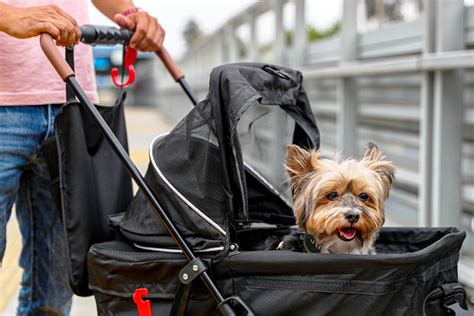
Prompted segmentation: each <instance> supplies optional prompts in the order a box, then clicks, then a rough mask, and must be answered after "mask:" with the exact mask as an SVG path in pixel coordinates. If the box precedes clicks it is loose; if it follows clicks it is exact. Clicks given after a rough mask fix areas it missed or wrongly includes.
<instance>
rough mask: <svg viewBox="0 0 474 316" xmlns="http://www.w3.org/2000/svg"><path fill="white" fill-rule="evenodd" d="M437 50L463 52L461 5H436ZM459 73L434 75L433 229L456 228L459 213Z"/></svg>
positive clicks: (451, 0)
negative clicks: (434, 227)
mask: <svg viewBox="0 0 474 316" xmlns="http://www.w3.org/2000/svg"><path fill="white" fill-rule="evenodd" d="M436 14H437V21H436V35H437V36H436V50H437V51H438V52H445V51H452V50H461V49H464V1H463V0H438V1H436ZM462 79H463V78H462V72H461V71H460V70H444V71H436V73H435V89H434V90H435V94H434V122H433V191H432V197H433V199H432V207H433V218H432V225H433V226H459V224H460V219H461V211H462V184H461V181H462V177H461V162H462V159H461V158H462V157H461V145H462V137H463V134H462V126H463V112H464V107H463V100H462V98H463V87H462V86H463V80H462Z"/></svg>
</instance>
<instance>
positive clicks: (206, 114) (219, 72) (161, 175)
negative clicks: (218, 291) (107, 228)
mask: <svg viewBox="0 0 474 316" xmlns="http://www.w3.org/2000/svg"><path fill="white" fill-rule="evenodd" d="M265 66H266V65H265V64H257V63H239V64H229V65H224V66H221V67H217V68H215V69H214V70H213V71H212V73H211V77H210V82H209V94H208V96H207V97H206V99H205V100H204V101H202V102H200V103H199V104H198V105H197V106H196V107H194V108H193V109H192V110H191V112H190V113H189V114H188V115H187V116H186V117H185V118H184V119H183V120H182V121H181V122H180V123H178V125H177V126H176V127H175V128H174V129H173V130H172V131H171V132H170V133H169V134H167V135H164V136H162V137H159V138H157V139H156V140H155V141H154V142H153V144H152V146H151V154H152V161H151V163H150V165H149V167H148V170H147V174H146V179H147V181H148V183H149V184H150V187H151V189H152V190H153V192H154V193H155V195H156V196H157V198H158V200H159V201H160V203H162V205H163V206H164V208H165V210H166V211H167V212H168V215H169V216H170V217H171V218H172V219H173V222H174V223H175V225H176V226H177V227H178V230H179V231H180V233H181V234H182V235H183V236H184V237H185V238H186V240H187V242H188V244H189V245H190V246H191V248H193V249H194V250H203V249H205V248H210V247H225V249H227V248H228V246H229V242H236V241H237V240H236V233H235V231H236V229H237V225H238V224H237V223H242V222H243V223H250V222H265V223H268V224H284V225H288V224H293V223H294V218H293V211H292V209H291V207H290V206H289V205H288V204H287V203H286V202H285V201H284V200H283V199H282V198H281V196H280V195H279V194H278V193H277V192H276V191H275V190H274V189H272V188H271V187H270V186H269V185H267V184H268V183H266V181H264V179H262V178H261V176H259V175H258V174H256V173H255V172H254V171H252V170H251V169H249V168H248V167H245V165H244V162H243V158H242V152H241V148H240V144H239V135H238V132H237V125H238V123H239V120H240V118H241V116H242V115H243V114H244V112H245V111H246V110H247V109H249V108H250V107H252V106H257V105H263V106H267V107H279V108H281V109H282V110H283V111H284V112H285V113H286V114H287V115H288V116H289V117H291V118H292V119H293V120H294V121H295V122H296V124H295V130H294V135H293V142H294V143H295V144H298V145H300V146H303V147H307V148H318V147H319V131H318V128H317V126H316V122H315V119H314V117H313V114H312V112H311V107H310V105H309V102H308V98H307V97H306V94H305V91H304V89H303V85H302V84H303V77H302V75H301V73H300V72H298V71H296V70H293V69H288V68H282V67H280V68H281V71H283V72H284V73H285V74H287V75H288V78H289V79H287V78H281V77H279V76H276V75H274V74H272V73H269V72H267V71H265V70H264V69H263V68H264V67H265ZM200 212H202V213H203V214H204V215H205V216H202V215H200V214H199V213H200ZM205 217H207V218H205ZM211 221H212V223H210V222H211ZM120 226H121V232H122V233H123V234H124V235H125V236H126V238H128V239H130V240H132V241H136V242H140V243H145V244H147V245H154V246H159V247H164V246H166V247H169V246H170V245H174V241H173V240H172V238H171V237H170V236H169V234H168V233H167V231H166V229H165V228H164V227H163V225H162V224H161V222H160V221H159V219H158V217H157V216H156V214H155V213H154V211H153V210H152V208H151V207H150V206H149V205H148V203H147V202H146V201H145V199H144V197H143V194H142V193H141V192H139V193H138V194H137V195H136V197H135V199H134V200H133V202H132V203H131V205H130V207H129V208H128V210H127V212H126V214H125V216H124V217H123V220H122V222H121V224H120ZM216 226H218V228H216Z"/></svg>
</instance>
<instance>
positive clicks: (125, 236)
mask: <svg viewBox="0 0 474 316" xmlns="http://www.w3.org/2000/svg"><path fill="white" fill-rule="evenodd" d="M129 38H130V34H129V33H128V32H126V31H121V30H117V29H114V28H102V27H89V28H88V29H83V41H84V42H87V43H104V42H105V43H123V42H126V41H127V40H128V39H129ZM41 44H42V47H43V50H44V51H45V53H46V55H47V56H48V58H49V59H50V61H51V62H52V64H53V65H54V67H55V68H56V70H57V71H58V73H59V74H60V76H61V78H62V79H63V80H64V81H65V82H66V83H67V85H68V87H69V89H70V90H71V92H72V93H73V94H74V95H75V96H76V97H77V98H78V99H79V101H80V105H81V106H82V108H84V109H86V110H87V112H86V113H87V114H84V115H82V117H83V118H85V117H89V119H92V120H93V121H94V122H96V123H97V124H98V128H99V129H100V130H101V132H102V133H103V134H104V139H106V140H107V141H108V144H109V145H108V146H110V148H109V149H110V150H113V151H114V152H115V153H116V154H117V156H118V157H119V158H120V161H122V162H123V164H124V165H125V167H126V168H127V170H128V172H129V173H130V175H131V176H132V178H133V179H134V180H135V181H136V183H137V184H138V186H139V192H138V193H137V195H136V196H135V198H134V199H133V200H132V201H131V202H130V204H129V205H128V207H127V209H126V212H125V214H118V211H123V210H124V209H123V208H124V207H123V205H119V207H118V208H121V209H119V210H106V211H103V210H101V211H100V214H101V216H102V215H109V216H108V218H109V223H108V225H109V226H111V227H115V229H116V231H119V232H120V233H119V234H118V237H111V238H109V237H110V236H111V235H112V234H111V233H110V231H107V233H106V234H105V233H104V234H102V235H101V234H100V233H99V232H100V230H101V229H103V230H104V231H106V228H104V227H105V226H106V225H105V224H104V223H105V219H104V218H99V219H98V221H99V222H101V223H102V224H101V225H98V226H101V227H99V228H97V227H96V228H93V229H92V228H90V227H88V228H87V229H88V230H87V231H85V232H84V231H81V230H80V229H78V228H77V227H78V225H79V226H80V221H81V216H83V214H80V215H78V214H71V213H70V212H69V211H68V210H65V209H64V204H67V205H71V203H72V202H71V192H70V189H71V188H72V187H73V186H72V185H70V182H67V181H65V179H61V184H62V190H61V195H62V199H63V200H67V201H69V202H68V203H64V201H63V203H62V204H63V216H64V217H72V218H73V219H72V220H70V219H68V218H63V220H64V221H65V222H66V234H67V235H68V234H69V235H72V237H71V236H67V238H68V242H70V243H73V244H74V245H76V246H71V245H70V246H69V255H70V258H71V262H72V263H71V271H70V274H71V278H70V279H71V284H72V285H73V288H74V289H75V292H76V293H78V294H82V295H88V294H90V293H91V292H90V291H92V292H93V294H94V296H95V299H96V302H97V309H98V312H99V314H100V315H137V313H138V314H139V315H150V314H153V315H155V316H156V315H169V314H171V315H184V314H186V315H213V314H219V313H220V314H224V315H253V314H256V315H354V314H356V315H423V314H426V315H451V314H459V315H461V314H463V313H464V314H465V315H468V314H469V313H468V312H467V310H466V309H467V307H466V295H465V292H464V290H463V289H462V287H461V286H460V285H459V284H458V283H457V263H458V259H459V250H460V248H461V245H462V242H463V240H464V237H465V233H464V232H461V231H459V230H457V229H456V228H384V229H383V230H382V232H381V234H380V237H379V238H378V240H377V244H376V248H377V251H378V255H376V256H362V255H361V256H355V255H333V254H317V255H316V254H307V253H296V252H289V251H268V250H262V248H260V247H259V245H262V243H263V242H264V241H265V240H266V239H267V237H269V236H283V235H285V234H287V233H289V232H290V231H291V229H292V228H291V226H292V225H294V223H295V222H294V218H293V213H292V209H291V207H290V206H289V205H288V203H287V202H286V201H285V199H284V198H283V197H282V196H281V195H280V193H278V192H277V191H276V190H275V189H274V188H273V187H272V185H271V184H270V183H269V182H268V181H267V180H266V179H265V178H264V177H263V176H261V175H260V174H259V173H258V172H257V171H256V170H255V169H254V168H253V167H251V166H250V165H249V164H246V163H244V159H243V155H242V148H243V147H244V146H243V145H242V144H241V142H240V136H241V132H242V130H239V126H238V123H239V120H244V119H248V118H246V115H248V113H250V114H256V112H252V111H251V109H252V108H255V107H261V108H268V109H275V108H278V109H280V110H282V111H284V113H286V114H287V115H288V116H289V117H290V118H291V119H293V120H294V122H295V124H294V130H293V133H292V142H293V143H295V144H298V145H300V146H303V147H307V148H317V147H318V146H319V131H318V128H317V126H316V122H315V120H314V117H313V115H312V112H311V108H310V105H309V102H308V99H307V97H306V94H305V91H304V89H303V86H302V76H301V73H299V72H298V71H295V70H292V69H288V68H282V67H275V66H272V65H265V64H257V63H241V64H230V65H224V66H221V67H217V68H215V69H214V70H213V71H212V73H211V78H210V84H209V94H208V96H207V97H206V99H205V100H204V101H202V102H200V103H199V104H197V105H196V107H194V108H193V109H192V110H191V111H190V112H189V114H188V115H187V116H186V117H185V118H184V119H183V120H182V121H181V122H180V123H179V124H178V125H177V126H176V127H175V128H174V129H173V130H172V131H171V132H170V133H169V134H167V135H161V136H158V137H157V138H156V139H155V140H154V141H153V143H152V145H151V147H150V160H151V161H150V165H149V168H148V171H147V173H146V176H145V178H143V177H142V176H141V174H140V173H139V172H138V170H137V168H136V167H135V166H134V165H133V163H132V162H131V160H130V159H129V157H128V155H127V152H126V150H125V149H124V147H123V146H122V145H121V142H120V141H119V139H117V137H116V136H115V135H114V133H113V132H112V131H111V129H110V128H109V127H108V125H107V123H106V122H105V121H104V119H103V118H102V116H101V115H100V114H99V112H98V111H97V109H96V107H94V105H92V103H91V102H90V100H88V98H87V97H86V96H85V94H84V92H83V90H82V89H81V87H80V86H79V85H78V83H77V82H76V81H75V78H74V73H73V71H72V69H71V68H70V67H69V66H68V64H67V63H66V62H65V61H64V59H63V57H62V56H61V55H60V54H59V53H58V51H57V49H56V47H54V44H53V42H52V39H51V37H49V36H48V35H42V37H41ZM162 55H163V53H162ZM162 57H163V56H162ZM164 57H166V56H164ZM163 59H164V61H165V64H167V67H168V69H170V70H171V72H172V74H173V76H174V78H175V79H176V80H179V82H180V83H181V85H182V86H183V87H184V88H185V90H186V92H187V93H188V95H190V96H192V94H190V92H189V89H188V87H187V85H186V83H185V82H184V81H183V80H182V76H181V74H180V72H179V70H178V69H177V68H176V67H175V66H173V65H171V64H170V63H171V62H172V61H171V59H170V58H169V57H167V58H163ZM76 103H77V102H76ZM109 116H110V115H109ZM249 121H250V122H253V121H254V120H253V118H250V120H249ZM279 128H283V127H279ZM244 130H245V128H244ZM118 134H120V132H119V133H118ZM119 136H120V135H119ZM119 138H120V137H119ZM58 143H59V147H60V150H59V152H60V154H59V157H60V159H59V160H62V159H64V153H65V152H67V151H65V150H64V149H62V148H61V145H64V144H61V142H60V141H58ZM98 143H99V142H98V141H97V142H95V144H96V146H95V147H94V148H95V149H97V148H98V147H99V146H98V145H97V144H98ZM122 143H124V141H122ZM125 145H126V144H125ZM125 147H126V146H125ZM244 150H245V148H244ZM90 152H91V150H90V149H89V154H90ZM264 163H265V162H264ZM59 165H60V166H61V165H64V163H63V162H62V161H60V162H59ZM60 169H61V167H60ZM118 172H119V171H117V173H118ZM66 173H67V170H65V169H64V167H63V168H62V171H61V177H63V178H64V177H65V176H67V174H66ZM75 181H81V179H76V180H75ZM64 183H67V184H68V185H67V186H66V187H65V186H64ZM126 186H127V185H126V184H125V187H126ZM122 188H123V187H122ZM125 191H127V190H125ZM83 198H84V197H83ZM91 213H93V212H91V211H90V210H89V211H88V214H86V216H93V214H92V215H91ZM157 215H158V216H157ZM158 219H160V220H161V221H160V220H158ZM83 220H87V219H85V218H83ZM96 220H97V217H96ZM81 236H82V237H84V238H85V239H87V240H85V239H84V238H81ZM104 236H105V237H104ZM86 237H87V238H86ZM78 239H81V241H78ZM107 239H108V241H105V242H100V241H104V240H107ZM112 239H113V240H112ZM84 240H85V241H84ZM74 241H75V242H76V243H74ZM88 247H90V249H89V253H88V258H87V269H85V267H84V261H85V253H84V249H88Z"/></svg>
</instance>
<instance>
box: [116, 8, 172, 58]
mask: <svg viewBox="0 0 474 316" xmlns="http://www.w3.org/2000/svg"><path fill="white" fill-rule="evenodd" d="M114 21H115V23H117V24H118V25H119V26H121V27H123V28H126V29H129V30H131V31H134V32H135V34H134V35H133V37H132V39H131V40H130V47H132V48H136V49H138V50H141V51H146V52H156V51H159V50H160V49H161V47H162V46H163V41H164V39H165V30H164V29H163V28H162V27H161V25H160V24H159V23H158V21H157V20H156V18H155V17H152V16H150V15H149V14H148V13H147V12H144V11H140V12H136V13H132V14H130V15H127V16H124V15H123V14H116V15H115V17H114Z"/></svg>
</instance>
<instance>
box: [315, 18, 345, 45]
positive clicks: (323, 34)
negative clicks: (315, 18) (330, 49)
mask: <svg viewBox="0 0 474 316" xmlns="http://www.w3.org/2000/svg"><path fill="white" fill-rule="evenodd" d="M340 29H341V23H340V22H339V21H338V22H336V23H334V24H333V25H331V26H330V27H328V28H327V29H323V30H321V29H317V28H315V27H314V26H312V25H308V27H307V29H306V33H307V34H308V35H307V36H308V42H310V43H311V42H315V41H319V40H322V39H324V38H328V37H331V36H333V35H335V34H336V33H337V32H339V30H340Z"/></svg>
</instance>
